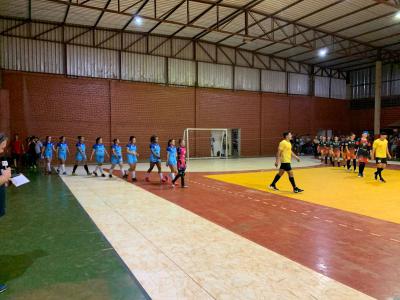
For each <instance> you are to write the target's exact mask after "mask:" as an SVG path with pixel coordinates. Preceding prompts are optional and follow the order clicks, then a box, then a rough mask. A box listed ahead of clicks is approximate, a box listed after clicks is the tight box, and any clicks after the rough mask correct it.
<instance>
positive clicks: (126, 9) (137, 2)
mask: <svg viewBox="0 0 400 300" xmlns="http://www.w3.org/2000/svg"><path fill="white" fill-rule="evenodd" d="M142 1H143V0H139V1H136V2H134V3H132V4H131V5H129V6H128V7H127V8H124V10H122V11H121V12H123V13H124V12H126V11H128V10H130V9H131V8H132V7H135V6H136V5H138V4H139V3H140V2H142Z"/></svg>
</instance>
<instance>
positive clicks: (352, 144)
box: [346, 133, 357, 172]
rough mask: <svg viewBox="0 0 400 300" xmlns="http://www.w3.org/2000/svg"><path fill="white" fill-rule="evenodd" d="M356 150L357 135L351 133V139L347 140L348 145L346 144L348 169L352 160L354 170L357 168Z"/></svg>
mask: <svg viewBox="0 0 400 300" xmlns="http://www.w3.org/2000/svg"><path fill="white" fill-rule="evenodd" d="M356 150H357V141H356V135H355V134H354V133H352V134H351V135H350V139H349V140H348V141H347V146H346V154H347V157H346V163H347V164H346V165H347V170H349V171H350V167H351V161H353V169H354V172H355V171H356V169H357V159H356V157H357V156H356Z"/></svg>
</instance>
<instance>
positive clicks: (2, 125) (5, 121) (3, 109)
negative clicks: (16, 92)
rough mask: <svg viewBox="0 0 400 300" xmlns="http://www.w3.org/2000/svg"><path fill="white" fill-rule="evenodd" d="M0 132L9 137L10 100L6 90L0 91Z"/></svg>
mask: <svg viewBox="0 0 400 300" xmlns="http://www.w3.org/2000/svg"><path fill="white" fill-rule="evenodd" d="M0 132H3V133H5V134H6V135H8V136H9V135H10V98H9V93H8V90H1V89H0Z"/></svg>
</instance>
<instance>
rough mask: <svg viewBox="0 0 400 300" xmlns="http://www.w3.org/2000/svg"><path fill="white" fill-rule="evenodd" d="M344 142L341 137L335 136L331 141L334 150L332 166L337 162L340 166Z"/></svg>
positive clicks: (332, 150)
mask: <svg viewBox="0 0 400 300" xmlns="http://www.w3.org/2000/svg"><path fill="white" fill-rule="evenodd" d="M341 146H342V144H341V143H340V141H339V137H338V136H335V138H334V139H333V141H332V143H331V152H332V158H333V160H332V167H334V166H335V163H336V164H337V166H338V167H340V148H341Z"/></svg>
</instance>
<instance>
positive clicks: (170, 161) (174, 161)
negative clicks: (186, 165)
mask: <svg viewBox="0 0 400 300" xmlns="http://www.w3.org/2000/svg"><path fill="white" fill-rule="evenodd" d="M177 163H178V162H177V161H176V159H170V160H168V166H176V165H177Z"/></svg>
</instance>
